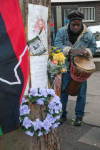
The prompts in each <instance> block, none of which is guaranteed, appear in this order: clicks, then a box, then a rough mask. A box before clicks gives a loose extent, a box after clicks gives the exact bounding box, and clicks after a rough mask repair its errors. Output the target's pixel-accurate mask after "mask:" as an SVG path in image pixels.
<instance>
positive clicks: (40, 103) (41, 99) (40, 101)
mask: <svg viewBox="0 0 100 150" xmlns="http://www.w3.org/2000/svg"><path fill="white" fill-rule="evenodd" d="M44 101H45V99H44V98H39V99H38V100H37V101H36V103H37V104H39V105H44Z"/></svg>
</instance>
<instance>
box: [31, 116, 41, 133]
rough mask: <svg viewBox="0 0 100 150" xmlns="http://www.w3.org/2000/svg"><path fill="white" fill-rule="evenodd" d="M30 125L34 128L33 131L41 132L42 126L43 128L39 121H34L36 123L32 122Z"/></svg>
mask: <svg viewBox="0 0 100 150" xmlns="http://www.w3.org/2000/svg"><path fill="white" fill-rule="evenodd" d="M32 125H33V126H34V130H35V131H36V130H38V129H40V130H41V128H42V126H43V123H42V121H40V120H39V119H36V121H33V122H32Z"/></svg>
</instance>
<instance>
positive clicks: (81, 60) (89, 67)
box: [66, 56, 95, 96]
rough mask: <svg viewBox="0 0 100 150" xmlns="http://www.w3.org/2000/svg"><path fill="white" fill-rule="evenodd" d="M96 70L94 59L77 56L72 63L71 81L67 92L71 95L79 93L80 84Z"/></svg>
mask: <svg viewBox="0 0 100 150" xmlns="http://www.w3.org/2000/svg"><path fill="white" fill-rule="evenodd" d="M94 71H95V64H94V62H93V61H92V59H89V58H86V57H84V56H83V57H82V56H75V57H73V59H72V61H71V63H70V75H71V78H72V79H71V81H70V82H69V85H68V87H67V89H66V92H67V93H68V94H69V95H71V96H76V95H78V92H79V89H80V85H81V84H82V82H84V81H85V80H87V79H88V78H89V77H90V76H91V74H92V73H93V72H94Z"/></svg>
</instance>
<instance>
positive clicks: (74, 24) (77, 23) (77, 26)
mask: <svg viewBox="0 0 100 150" xmlns="http://www.w3.org/2000/svg"><path fill="white" fill-rule="evenodd" d="M81 28H82V21H81V20H73V21H71V23H70V29H71V31H72V32H74V33H78V32H79V31H80V30H81Z"/></svg>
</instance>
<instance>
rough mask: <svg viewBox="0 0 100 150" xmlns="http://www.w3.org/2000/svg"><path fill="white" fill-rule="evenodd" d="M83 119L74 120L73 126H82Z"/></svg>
mask: <svg viewBox="0 0 100 150" xmlns="http://www.w3.org/2000/svg"><path fill="white" fill-rule="evenodd" d="M82 120H83V118H82V117H76V119H75V120H73V122H72V124H73V125H74V126H81V125H82V123H83V121H82Z"/></svg>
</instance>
